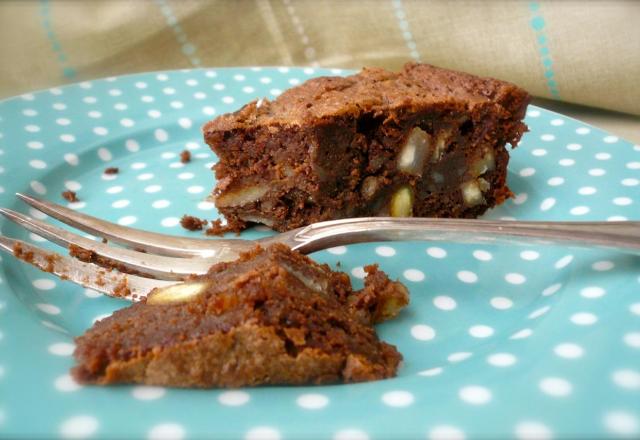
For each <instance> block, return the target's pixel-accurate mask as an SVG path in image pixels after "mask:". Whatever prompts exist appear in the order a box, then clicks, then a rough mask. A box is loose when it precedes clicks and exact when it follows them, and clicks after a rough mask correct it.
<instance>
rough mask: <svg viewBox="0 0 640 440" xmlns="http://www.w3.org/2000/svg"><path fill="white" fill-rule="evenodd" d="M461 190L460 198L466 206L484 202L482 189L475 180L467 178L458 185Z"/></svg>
mask: <svg viewBox="0 0 640 440" xmlns="http://www.w3.org/2000/svg"><path fill="white" fill-rule="evenodd" d="M460 190H461V191H462V199H463V200H464V204H465V205H467V206H475V205H479V204H480V203H483V202H484V197H483V196H482V190H481V189H480V185H479V184H478V181H477V180H468V181H466V182H464V183H463V184H462V185H460Z"/></svg>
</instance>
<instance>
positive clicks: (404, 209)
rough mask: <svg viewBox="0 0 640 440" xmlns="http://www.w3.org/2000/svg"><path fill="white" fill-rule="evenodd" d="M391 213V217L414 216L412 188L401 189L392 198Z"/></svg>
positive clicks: (404, 187)
mask: <svg viewBox="0 0 640 440" xmlns="http://www.w3.org/2000/svg"><path fill="white" fill-rule="evenodd" d="M389 213H390V214H391V217H411V215H412V214H413V190H412V189H411V187H410V186H408V185H405V186H402V187H400V189H398V190H397V191H396V192H395V193H394V194H393V196H391V203H390V206H389Z"/></svg>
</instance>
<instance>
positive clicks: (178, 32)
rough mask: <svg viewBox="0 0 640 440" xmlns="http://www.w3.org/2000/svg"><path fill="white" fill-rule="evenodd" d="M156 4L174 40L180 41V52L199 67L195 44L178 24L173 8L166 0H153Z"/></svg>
mask: <svg viewBox="0 0 640 440" xmlns="http://www.w3.org/2000/svg"><path fill="white" fill-rule="evenodd" d="M155 3H156V5H157V6H158V7H159V8H160V12H162V15H164V19H165V22H166V23H167V25H168V26H169V27H170V28H171V29H172V30H173V33H174V34H175V37H176V40H177V41H178V43H180V46H181V50H182V54H183V55H184V56H185V57H186V58H187V59H188V60H189V62H190V63H191V64H192V65H193V66H195V67H199V66H200V64H201V61H200V58H198V57H197V56H196V51H197V49H196V46H195V45H194V44H192V43H190V42H189V39H188V38H187V34H186V33H185V32H184V30H183V29H182V27H181V26H180V25H179V24H178V19H177V17H176V16H175V14H174V13H173V9H171V6H169V4H168V3H167V1H166V0H155Z"/></svg>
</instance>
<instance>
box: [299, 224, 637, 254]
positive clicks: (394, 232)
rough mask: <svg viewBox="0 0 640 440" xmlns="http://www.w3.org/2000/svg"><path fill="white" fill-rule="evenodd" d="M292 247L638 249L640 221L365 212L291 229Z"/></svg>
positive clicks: (629, 250)
mask: <svg viewBox="0 0 640 440" xmlns="http://www.w3.org/2000/svg"><path fill="white" fill-rule="evenodd" d="M292 238H293V242H294V245H293V248H294V249H297V250H299V251H301V252H304V253H310V252H314V251H318V250H321V249H326V248H329V247H333V246H339V245H346V244H352V243H365V242H375V241H420V240H426V241H432V240H433V241H451V242H463V243H484V244H487V243H511V244H513V243H518V242H522V243H538V244H549V245H554V244H566V245H571V246H579V247H594V246H595V247H602V248H609V249H615V250H620V251H624V252H629V253H633V254H637V255H640V222H638V221H622V222H546V221H545V222H542V221H540V222H538V221H506V220H469V219H441V218H391V217H365V218H350V219H343V220H333V221H327V222H321V223H315V224H312V225H309V226H307V227H305V228H303V229H302V230H300V231H299V232H297V233H296V234H295V235H293V237H292Z"/></svg>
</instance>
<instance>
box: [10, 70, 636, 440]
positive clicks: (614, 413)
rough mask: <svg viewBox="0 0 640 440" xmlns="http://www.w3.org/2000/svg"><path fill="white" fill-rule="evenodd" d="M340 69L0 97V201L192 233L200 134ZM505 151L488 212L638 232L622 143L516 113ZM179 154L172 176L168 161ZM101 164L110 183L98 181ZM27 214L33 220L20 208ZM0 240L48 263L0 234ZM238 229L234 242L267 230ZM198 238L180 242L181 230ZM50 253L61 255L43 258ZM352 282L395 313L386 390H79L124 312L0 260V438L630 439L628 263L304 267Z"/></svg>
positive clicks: (462, 254) (509, 256) (210, 213)
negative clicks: (336, 270)
mask: <svg viewBox="0 0 640 440" xmlns="http://www.w3.org/2000/svg"><path fill="white" fill-rule="evenodd" d="M341 73H342V72H340V71H338V70H320V69H315V70H314V69H301V68H238V69H201V70H182V71H172V72H162V73H147V74H140V75H132V76H125V77H117V78H107V79H103V80H96V81H91V82H83V83H80V84H75V85H71V86H67V87H62V88H54V89H50V90H46V91H41V92H37V93H33V94H26V95H22V96H19V97H16V98H12V99H9V100H6V101H3V102H0V205H1V206H5V207H10V208H13V209H17V210H20V211H23V212H29V210H28V209H27V208H26V207H25V206H24V205H22V204H20V203H18V202H17V201H16V199H15V197H14V195H13V194H14V193H15V192H18V191H20V192H27V193H31V194H34V195H36V196H39V197H44V198H46V199H49V200H52V201H55V202H57V203H66V202H64V200H63V199H62V198H61V195H60V194H61V192H62V191H64V190H65V189H70V190H74V191H76V192H77V193H78V197H79V198H80V200H81V201H80V202H77V203H73V204H70V206H72V207H73V208H75V209H78V210H80V211H83V212H86V213H90V214H93V215H96V216H98V217H101V218H105V219H108V220H111V221H115V222H118V223H120V224H124V225H132V226H134V227H138V228H142V229H148V230H154V231H159V232H164V233H167V234H177V235H192V236H193V235H194V233H189V232H186V231H184V230H183V229H182V228H181V227H180V226H179V225H178V219H179V217H181V216H182V215H183V214H185V213H188V214H192V215H197V216H201V217H202V216H204V217H208V218H216V217H217V213H216V211H215V209H214V207H213V205H212V204H211V203H209V202H206V201H205V198H206V196H207V195H208V194H209V192H210V190H211V188H213V185H214V180H213V176H212V173H211V171H210V168H211V166H212V164H213V163H214V162H215V161H216V158H215V156H214V155H213V154H212V153H211V151H210V150H209V149H208V148H207V147H206V146H205V145H204V144H203V142H202V136H201V133H200V127H201V125H202V124H203V123H204V122H205V121H207V120H209V119H211V118H213V117H215V116H217V115H220V114H222V113H225V112H229V111H233V110H236V109H237V108H239V107H240V106H241V105H242V104H244V103H246V102H248V101H250V100H252V99H255V98H258V97H262V96H267V97H271V98H272V97H274V96H276V95H278V94H279V93H280V92H281V90H284V89H286V88H287V87H290V86H292V85H296V84H299V83H301V82H303V81H305V80H306V79H308V78H310V77H312V76H317V75H322V74H341ZM527 124H528V125H529V127H530V130H531V131H530V132H529V133H527V134H526V135H525V136H524V139H523V140H522V143H521V145H520V146H519V147H518V148H517V149H516V150H514V151H513V154H512V160H511V163H510V165H509V182H510V186H511V188H512V190H513V191H514V193H515V194H516V197H515V198H514V199H512V200H510V201H508V202H507V203H505V204H504V205H503V206H501V207H499V208H497V209H494V210H493V211H491V212H490V213H489V214H488V215H487V216H486V217H487V218H506V219H518V220H520V219H522V220H524V219H527V220H625V219H634V220H639V219H640V197H638V194H639V192H638V189H639V184H640V147H639V146H637V145H635V146H634V145H632V144H630V143H628V142H626V141H624V140H621V139H618V138H617V137H615V136H612V135H610V134H607V133H605V132H603V131H601V130H599V129H597V128H594V127H590V126H587V125H585V124H583V123H580V122H579V121H575V120H572V119H569V118H566V117H564V116H562V115H559V114H556V113H552V112H549V111H547V110H544V109H541V108H537V107H533V106H532V107H530V109H529V112H528V114H527ZM184 149H187V150H190V151H191V153H192V157H193V160H192V161H191V162H190V163H188V164H183V163H181V162H180V160H179V153H180V152H181V151H182V150H184ZM107 167H118V168H119V169H120V173H119V174H117V175H107V174H104V173H103V171H104V169H105V168H107ZM31 215H33V216H38V213H37V212H31ZM0 226H1V227H2V233H3V234H5V235H8V236H12V237H16V238H21V239H25V240H29V241H31V242H35V243H36V244H38V245H39V246H43V247H47V248H51V249H56V248H55V246H53V245H50V244H49V243H44V242H42V239H41V238H39V237H38V236H35V235H32V234H28V233H26V232H25V231H23V230H21V229H20V228H18V227H16V226H15V225H13V224H10V223H7V222H6V221H3V223H1V224H0ZM267 233H268V232H266V231H265V230H264V229H260V228H256V229H254V230H251V231H247V232H246V233H243V236H244V237H247V238H252V237H257V236H259V235H264V234H267ZM195 235H197V234H195ZM58 250H59V249H58ZM313 257H314V258H316V259H317V260H319V261H322V262H327V263H329V264H330V265H332V266H333V267H336V265H337V264H338V262H340V269H341V270H345V271H348V272H349V273H350V274H351V275H352V279H353V282H354V283H355V284H356V285H361V284H362V281H361V278H362V266H363V265H365V264H368V263H374V262H376V263H379V264H380V266H381V267H382V268H383V269H384V270H385V271H387V272H388V273H389V274H390V275H391V276H392V277H395V278H400V279H401V280H403V281H404V282H405V283H406V284H407V285H408V286H409V288H410V290H411V305H410V306H409V308H408V309H407V310H406V311H404V312H403V313H402V314H401V316H400V317H399V318H398V319H396V320H394V321H392V322H389V323H386V324H384V325H381V326H379V333H380V336H381V337H382V338H383V339H384V340H386V341H389V342H390V343H392V344H395V345H397V346H398V348H399V350H400V351H401V352H402V353H403V355H404V363H403V365H402V367H401V368H400V371H399V374H398V377H396V378H394V379H390V380H384V381H379V382H372V383H362V384H355V385H335V386H323V387H313V386H309V387H264V388H254V389H240V390H177V389H164V388H157V387H141V386H115V387H93V386H80V385H78V384H76V383H75V382H74V381H73V380H72V379H71V378H70V376H69V368H70V367H71V366H72V365H73V358H72V356H71V354H72V351H73V348H74V346H73V337H74V336H77V335H79V334H81V333H82V332H83V331H84V330H85V329H86V328H87V327H89V326H90V325H91V324H92V322H93V321H95V320H96V319H99V318H101V317H103V316H105V315H108V314H109V313H111V312H112V311H113V310H115V309H118V308H121V307H124V306H126V303H125V302H123V301H121V300H116V299H113V298H108V297H104V296H102V295H100V294H98V293H96V292H94V291H91V290H85V289H83V288H80V287H78V286H76V285H73V284H71V283H68V282H63V281H61V280H59V279H56V278H55V277H53V276H50V275H49V274H46V273H42V272H40V271H38V270H36V269H34V268H32V267H30V266H28V265H25V264H23V263H21V262H19V261H16V260H15V259H13V258H11V257H10V256H7V255H4V256H3V260H2V270H1V272H0V277H1V278H0V281H1V283H0V436H1V437H5V438H7V437H12V438H13V437H25V438H34V437H38V438H40V437H54V436H60V437H65V438H67V437H68V438H80V437H102V438H117V437H127V438H131V437H146V438H154V439H155V438H203V437H216V438H246V439H279V438H281V439H289V438H296V439H297V438H333V439H387V438H463V437H467V438H478V437H481V438H497V437H514V436H516V437H521V438H548V437H555V438H567V437H575V438H584V437H610V436H629V437H637V436H638V435H640V277H639V275H640V271H639V268H640V264H639V263H640V261H639V260H638V257H633V256H630V255H625V254H620V253H615V252H608V251H602V250H584V249H573V248H567V247H551V246H547V247H545V246H526V247H523V246H521V245H513V246H499V245H489V244H487V245H483V246H472V245H463V244H455V243H446V242H439V243H425V242H416V243H391V244H390V243H386V244H384V245H376V244H363V245H354V246H347V247H339V248H334V249H330V250H328V251H322V252H318V253H315V254H313Z"/></svg>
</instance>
